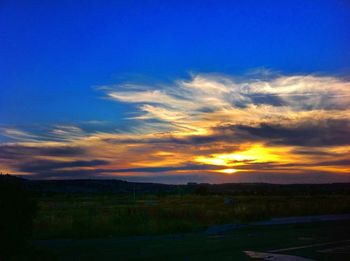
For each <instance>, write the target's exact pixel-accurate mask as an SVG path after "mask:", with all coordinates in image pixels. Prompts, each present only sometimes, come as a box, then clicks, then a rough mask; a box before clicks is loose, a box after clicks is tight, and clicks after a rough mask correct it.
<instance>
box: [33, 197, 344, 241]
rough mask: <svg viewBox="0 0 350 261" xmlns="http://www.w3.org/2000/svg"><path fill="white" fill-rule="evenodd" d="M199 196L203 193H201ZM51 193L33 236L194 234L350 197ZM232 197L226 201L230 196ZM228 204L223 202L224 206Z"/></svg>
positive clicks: (311, 210) (327, 207) (337, 207)
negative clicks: (128, 195) (136, 196)
mask: <svg viewBox="0 0 350 261" xmlns="http://www.w3.org/2000/svg"><path fill="white" fill-rule="evenodd" d="M200 194H202V193H200ZM227 198H228V196H224V195H196V194H186V195H168V196H155V195H153V196H152V195H148V196H147V195H144V196H142V198H138V199H134V198H133V197H132V196H131V197H127V196H120V195H90V196H87V195H80V196H78V195H55V196H50V197H47V196H46V197H40V198H39V199H38V200H39V212H38V215H37V216H36V219H35V222H34V236H35V238H59V237H61V238H71V237H75V238H85V237H104V236H115V235H151V234H167V233H182V232H195V231H201V230H204V229H205V228H206V227H208V226H211V225H215V224H223V223H233V222H247V221H253V220H261V219H267V218H270V217H283V216H301V215H317V214H335V213H350V195H335V194H334V195H316V196H315V195H313V196H309V195H299V196H290V195H289V196H284V195H282V196H245V195H242V196H235V197H232V199H233V200H232V201H228V202H229V204H227V203H226V202H227V200H225V199H227ZM229 198H230V197H229ZM225 203H226V204H225Z"/></svg>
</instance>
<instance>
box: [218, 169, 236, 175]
mask: <svg viewBox="0 0 350 261" xmlns="http://www.w3.org/2000/svg"><path fill="white" fill-rule="evenodd" d="M218 172H221V173H225V174H233V173H235V172H237V170H235V169H221V170H219V171H218Z"/></svg>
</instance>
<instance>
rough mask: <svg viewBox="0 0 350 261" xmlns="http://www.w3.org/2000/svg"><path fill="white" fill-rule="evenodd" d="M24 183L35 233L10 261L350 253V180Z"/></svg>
mask: <svg viewBox="0 0 350 261" xmlns="http://www.w3.org/2000/svg"><path fill="white" fill-rule="evenodd" d="M8 179H12V178H9V177H1V179H0V182H2V184H5V185H4V186H5V187H6V182H5V183H4V182H3V181H4V180H8ZM19 182H20V183H21V184H22V187H24V188H25V190H26V191H27V192H28V193H29V194H30V195H31V197H32V199H33V200H34V201H35V202H36V211H35V215H34V216H33V220H32V222H31V224H32V229H31V232H32V236H31V237H30V238H28V239H29V241H28V242H29V244H27V246H26V248H25V249H23V250H21V251H17V252H14V254H13V256H12V257H10V259H6V260H133V259H148V260H155V259H158V260H203V259H206V260H211V259H215V258H216V259H218V260H250V259H251V258H252V257H255V258H258V257H260V258H265V259H266V260H288V259H276V258H283V256H281V255H296V256H301V257H307V258H309V259H313V260H349V257H350V254H349V248H350V247H349V240H350V237H349V235H350V233H349V232H350V230H349V228H350V226H349V225H350V223H349V218H348V217H349V215H347V216H346V217H347V218H345V219H344V218H339V217H344V214H348V213H350V184H323V185H271V184H222V185H209V184H188V185H162V184H151V183H132V182H125V181H119V180H70V181H68V180H64V181H29V180H19ZM15 194H18V193H16V192H15ZM29 194H28V195H29ZM4 202H6V199H5V200H4ZM9 205H11V204H9ZM312 215H333V216H331V217H335V218H314V219H312V218H311V219H310V218H308V217H310V216H312ZM290 217H298V218H292V219H290ZM300 217H301V219H300ZM328 217H329V216H328ZM273 218H282V224H281V222H271V221H270V220H271V219H273ZM304 219H305V220H306V221H307V220H308V221H310V220H311V221H312V222H308V223H305V222H304V221H303V222H299V223H298V224H292V223H295V222H291V220H299V221H300V220H304ZM13 220H14V221H15V220H16V219H13ZM283 220H284V221H283ZM331 220H333V221H331ZM9 222H11V221H9ZM276 223H280V224H279V225H277V224H276ZM12 226H14V227H15V225H12ZM244 251H248V252H244ZM266 253H267V254H266ZM0 254H1V253H0ZM266 255H267V256H266ZM249 256H250V257H249ZM268 258H270V259H268ZM295 260H296V259H295ZM299 260H301V259H299Z"/></svg>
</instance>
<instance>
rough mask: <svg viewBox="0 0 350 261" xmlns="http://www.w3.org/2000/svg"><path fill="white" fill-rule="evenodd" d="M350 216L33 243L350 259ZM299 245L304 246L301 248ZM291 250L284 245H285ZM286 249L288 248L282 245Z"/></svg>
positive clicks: (50, 249)
mask: <svg viewBox="0 0 350 261" xmlns="http://www.w3.org/2000/svg"><path fill="white" fill-rule="evenodd" d="M349 229H350V224H349V221H341V222H325V223H323V222H321V223H314V224H297V225H277V226H271V227H246V228H241V229H237V230H235V231H232V232H231V233H228V234H225V235H215V236H208V235H205V234H204V233H197V234H180V235H173V236H170V235H169V236H142V237H112V238H101V239H83V240H42V241H35V242H33V247H34V248H33V249H36V251H37V252H36V253H35V252H34V253H33V258H32V259H33V260H36V261H37V260H57V261H60V260H62V261H63V260H64V261H69V260H72V261H73V260H252V259H251V258H249V257H247V256H246V255H245V253H244V251H261V252H269V251H271V250H274V251H276V249H277V252H276V253H280V254H288V255H297V256H301V257H306V258H310V259H312V260H319V261H329V260H332V261H347V260H349V255H350V252H349V250H350V245H349V242H350V241H349V233H350V230H349ZM295 247H298V248H297V249H295ZM286 248H287V249H288V250H287V251H286V250H283V249H286ZM278 249H282V250H280V251H279V250H278Z"/></svg>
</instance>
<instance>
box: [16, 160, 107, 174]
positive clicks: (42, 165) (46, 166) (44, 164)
mask: <svg viewBox="0 0 350 261" xmlns="http://www.w3.org/2000/svg"><path fill="white" fill-rule="evenodd" d="M106 164H108V161H105V160H78V161H67V162H66V161H53V160H37V161H32V162H26V163H24V164H19V165H18V167H19V170H20V171H24V172H34V173H36V172H49V171H52V170H57V169H63V168H77V167H95V166H101V165H106ZM71 171H72V170H71ZM72 172H74V170H73V171H72Z"/></svg>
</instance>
